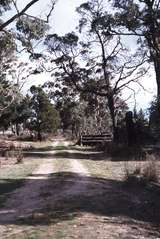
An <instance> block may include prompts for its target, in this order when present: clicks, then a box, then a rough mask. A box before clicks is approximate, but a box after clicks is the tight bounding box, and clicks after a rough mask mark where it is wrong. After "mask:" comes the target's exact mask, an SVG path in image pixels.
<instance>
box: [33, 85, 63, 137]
mask: <svg viewBox="0 0 160 239" xmlns="http://www.w3.org/2000/svg"><path fill="white" fill-rule="evenodd" d="M30 91H31V93H32V98H31V103H30V108H31V110H32V116H31V118H30V120H29V128H30V129H31V130H34V131H36V132H37V133H38V138H39V139H40V138H41V133H55V132H56V130H57V128H58V127H59V114H58V112H57V111H56V110H55V108H54V106H53V105H52V104H51V102H50V100H49V98H48V96H47V94H46V93H45V92H44V91H43V90H42V88H40V87H36V86H32V87H31V89H30Z"/></svg>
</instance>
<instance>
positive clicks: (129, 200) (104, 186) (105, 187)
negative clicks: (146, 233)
mask: <svg viewBox="0 0 160 239" xmlns="http://www.w3.org/2000/svg"><path fill="white" fill-rule="evenodd" d="M32 176H33V177H34V179H29V180H27V183H28V184H29V185H30V186H31V188H30V195H27V197H26V198H25V195H21V197H22V198H21V197H18V199H17V202H16V204H15V206H14V207H10V208H5V207H4V208H1V210H0V224H1V225H4V224H9V223H10V222H12V223H13V224H25V225H33V224H48V223H57V222H59V221H64V220H70V219H73V218H74V217H76V216H78V215H80V214H81V213H84V212H85V213H92V214H94V215H99V216H106V217H109V218H111V220H112V218H113V217H114V218H117V219H118V220H120V222H122V220H126V223H128V224H129V223H133V220H139V221H142V222H149V223H153V224H154V225H157V224H159V223H160V205H159V200H160V194H158V193H157V191H152V192H150V191H147V190H146V189H145V188H143V187H138V186H134V187H132V188H128V187H126V186H125V185H124V183H123V182H122V181H117V180H111V179H104V178H97V177H91V176H83V175H80V174H76V173H71V172H60V173H53V174H51V175H49V177H48V178H47V179H42V178H41V176H42V177H44V176H47V175H44V174H40V175H37V174H36V175H32ZM46 180H47V186H46V184H45V187H44V188H43V185H44V181H46ZM18 182H19V180H15V179H12V180H9V181H8V179H6V180H4V183H11V185H12V184H15V183H16V184H17V183H18ZM40 185H42V187H41V192H40V194H39V201H38V202H37V203H33V205H32V203H31V205H32V208H26V207H25V205H24V207H23V204H25V203H26V201H27V200H33V201H34V193H33V192H34V190H36V189H37V188H38V187H40ZM19 190H20V189H19ZM17 193H18V192H17ZM19 204H21V205H19ZM28 205H29V204H28ZM14 214H15V215H16V217H17V220H15V218H16V217H14ZM9 215H11V217H12V219H13V218H14V221H12V220H11V221H10V220H9ZM38 215H39V216H38ZM5 217H6V219H7V218H8V219H7V220H5Z"/></svg>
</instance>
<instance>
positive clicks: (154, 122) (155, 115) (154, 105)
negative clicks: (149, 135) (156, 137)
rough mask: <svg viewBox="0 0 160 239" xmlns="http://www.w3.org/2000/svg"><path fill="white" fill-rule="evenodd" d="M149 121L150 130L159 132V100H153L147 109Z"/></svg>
mask: <svg viewBox="0 0 160 239" xmlns="http://www.w3.org/2000/svg"><path fill="white" fill-rule="evenodd" d="M149 121H150V127H151V129H156V130H160V100H158V99H154V100H153V101H152V102H151V106H150V108H149Z"/></svg>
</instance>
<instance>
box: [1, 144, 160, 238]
mask: <svg viewBox="0 0 160 239" xmlns="http://www.w3.org/2000/svg"><path fill="white" fill-rule="evenodd" d="M60 145H61V146H65V147H67V146H68V142H66V141H63V140H60V141H59V142H58V141H56V142H53V146H54V147H57V146H60ZM68 151H69V149H68ZM43 153H44V154H45V152H44V151H43ZM46 153H47V152H46ZM133 198H134V195H131V198H129V196H128V194H127V192H126V191H124V192H123V191H122V188H121V183H120V182H118V183H117V182H114V181H111V180H104V179H102V178H96V177H94V176H93V175H92V174H91V172H89V169H88V168H86V166H84V164H83V159H82V160H80V159H78V158H67V157H66V158H65V157H64V158H58V159H56V156H53V158H43V159H42V160H41V163H40V165H39V167H38V168H37V169H36V170H35V171H33V172H32V174H31V175H30V176H28V177H27V178H26V180H25V184H24V185H23V187H20V188H19V189H17V190H15V191H14V192H13V193H11V194H9V195H8V199H7V201H6V203H5V205H4V207H3V208H1V209H0V239H6V238H10V239H12V238H13V239H15V238H16V239H21V238H33V239H41V238H43V239H50V238H54V239H59V238H66V239H67V238H68V239H70V238H82V239H83V238H84V239H94V238H95V239H97V238H98V239H99V238H100V239H112V238H113V239H114V238H115V239H116V238H125V239H127V238H130V239H148V238H149V239H156V238H157V239H158V238H160V237H159V234H158V231H157V229H156V228H155V226H154V227H152V225H151V224H150V223H148V222H142V221H141V222H140V221H137V219H136V216H134V214H133V215H132V213H131V217H132V219H130V218H129V217H128V216H129V215H130V211H131V210H132V209H131V206H133V205H134V206H135V208H136V207H137V205H138V204H137V205H136V204H135V202H134V203H133V202H132V201H133ZM136 210H137V208H136ZM137 218H138V217H137ZM135 219H136V220H135ZM41 224H42V225H45V233H46V234H45V233H44V232H43V233H42V232H41V228H43V227H42V226H41ZM37 225H38V228H39V229H38V230H39V231H40V232H38V233H39V234H36V235H38V236H35V237H29V236H28V237H27V236H26V237H25V236H24V235H26V234H25V233H28V234H27V235H30V233H31V231H36V233H37ZM49 225H50V226H49ZM23 231H25V232H23ZM26 231H27V232H26ZM62 231H63V233H62ZM15 235H16V236H15ZM14 236H15V237H14Z"/></svg>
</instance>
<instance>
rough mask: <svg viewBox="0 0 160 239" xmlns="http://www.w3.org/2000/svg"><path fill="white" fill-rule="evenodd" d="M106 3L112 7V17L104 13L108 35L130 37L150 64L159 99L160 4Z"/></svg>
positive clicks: (150, 0)
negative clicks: (152, 67)
mask: <svg viewBox="0 0 160 239" xmlns="http://www.w3.org/2000/svg"><path fill="white" fill-rule="evenodd" d="M92 2H94V1H92ZM108 3H109V4H111V6H112V14H111V13H107V14H106V16H107V21H106V24H105V27H106V32H107V33H108V35H116V36H125V37H126V36H129V37H130V39H131V41H132V42H134V45H135V46H136V45H137V48H138V49H139V51H140V53H141V54H146V56H147V57H148V61H149V62H152V63H153V66H154V69H155V75H156V82H157V96H158V97H159V96H160V1H159V0H126V1H124V0H108ZM131 37H132V38H131ZM132 44H133V43H132Z"/></svg>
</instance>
